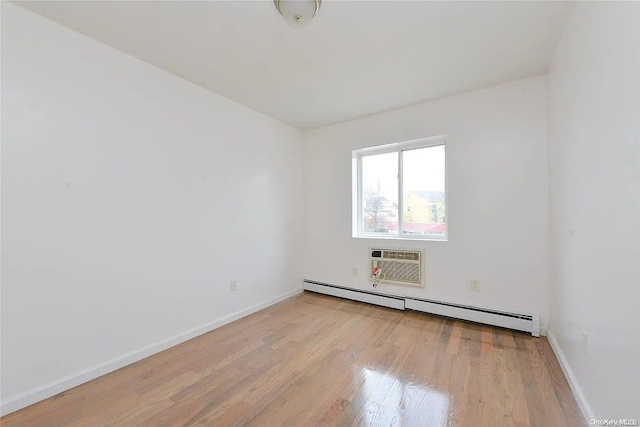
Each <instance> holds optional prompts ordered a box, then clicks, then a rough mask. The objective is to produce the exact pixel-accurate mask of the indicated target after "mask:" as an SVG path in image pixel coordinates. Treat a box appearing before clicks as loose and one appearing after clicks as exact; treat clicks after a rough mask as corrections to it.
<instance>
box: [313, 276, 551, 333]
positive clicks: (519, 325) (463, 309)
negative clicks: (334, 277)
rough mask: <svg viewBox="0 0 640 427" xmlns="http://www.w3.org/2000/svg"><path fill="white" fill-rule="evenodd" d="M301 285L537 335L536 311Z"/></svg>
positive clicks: (388, 305)
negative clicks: (517, 311) (520, 311)
mask: <svg viewBox="0 0 640 427" xmlns="http://www.w3.org/2000/svg"><path fill="white" fill-rule="evenodd" d="M302 287H303V289H305V290H307V291H311V292H317V293H320V294H325V295H332V296H335V297H340V298H346V299H350V300H354V301H360V302H366V303H369V304H375V305H381V306H384V307H390V308H395V309H398V310H404V309H409V310H416V311H422V312H425V313H431V314H437V315H440V316H446V317H453V318H456V319H462V320H468V321H471V322H477V323H484V324H487V325H493V326H500V327H502V328H508V329H515V330H517V331H524V332H529V333H531V335H533V336H534V337H538V336H540V318H539V316H538V315H536V314H522V313H513V312H506V311H499V310H492V309H488V308H482V307H474V306H470V305H462V304H454V303H449V302H442V301H435V300H429V299H421V298H415V297H405V296H399V295H387V294H382V293H377V292H371V291H364V290H360V289H352V288H347V287H344V286H338V285H334V284H330V283H323V282H316V281H313V280H308V279H305V280H304V282H303V286H302Z"/></svg>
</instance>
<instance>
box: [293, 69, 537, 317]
mask: <svg viewBox="0 0 640 427" xmlns="http://www.w3.org/2000/svg"><path fill="white" fill-rule="evenodd" d="M546 121H547V94H546V81H545V77H534V78H530V79H526V80H521V81H518V82H514V83H509V84H505V85H501V86H495V87H492V88H488V89H483V90H479V91H475V92H470V93H466V94H462V95H458V96H453V97H449V98H444V99H440V100H436V101H432V102H427V103H423V104H419V105H415V106H411V107H407V108H403V109H399V110H395V111H392V112H388V113H383V114H378V115H374V116H370V117H366V118H362V119H358V120H354V121H349V122H345V123H342V124H338V125H334V126H330V127H326V128H321V129H318V130H316V131H312V132H310V133H309V134H308V141H307V146H306V165H307V167H306V169H305V172H304V174H305V179H306V186H305V188H306V191H305V193H306V197H307V203H306V209H307V212H306V214H305V217H306V225H305V236H306V249H305V256H304V270H303V274H304V277H305V278H308V279H313V280H319V281H326V282H330V283H335V284H340V285H345V286H349V287H353V288H358V289H369V290H372V289H373V288H372V287H371V284H370V282H369V281H368V279H367V271H368V270H367V261H368V258H367V256H368V254H367V248H368V247H370V246H374V245H376V246H383V247H388V246H391V247H399V248H402V247H409V248H423V249H424V251H425V255H426V287H425V288H423V289H419V288H410V287H402V286H394V285H380V286H379V287H378V288H377V291H380V292H389V293H395V294H404V295H413V296H421V297H427V298H434V299H440V300H446V301H454V302H458V303H470V304H477V305H482V306H486V307H495V308H499V309H504V310H517V311H523V312H534V313H539V314H540V315H541V316H542V319H541V323H542V325H543V326H545V325H546V320H547V311H548V296H547V294H548V286H547V285H548V267H547V264H548V247H547V246H548V245H547V242H548V225H547V218H548V209H547V208H548V206H547V205H548V203H547V202H548V197H547V127H546ZM443 134H446V135H448V143H447V167H448V169H447V179H448V182H447V187H448V188H447V189H448V212H447V218H448V223H449V224H448V226H449V241H448V242H416V241H392V240H371V239H356V238H352V237H351V150H353V149H357V148H363V147H368V146H375V145H380V144H387V143H392V142H400V141H406V140H411V139H416V138H422V137H429V136H436V135H443ZM353 267H357V268H358V270H359V276H358V277H352V275H351V271H352V268H353ZM471 278H477V279H480V280H481V284H482V291H481V292H472V291H471V290H470V283H469V282H470V279H471Z"/></svg>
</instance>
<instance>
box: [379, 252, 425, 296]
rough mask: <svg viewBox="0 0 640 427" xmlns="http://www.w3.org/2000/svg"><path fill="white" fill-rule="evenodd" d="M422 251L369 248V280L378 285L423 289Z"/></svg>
mask: <svg viewBox="0 0 640 427" xmlns="http://www.w3.org/2000/svg"><path fill="white" fill-rule="evenodd" d="M422 258H423V257H422V251H420V250H407V249H383V248H369V278H370V280H371V281H374V275H375V274H376V269H379V271H378V276H377V277H379V279H377V280H375V282H378V283H393V284H396V285H404V286H413V287H420V288H422V287H424V284H423V280H422V270H423V259H422Z"/></svg>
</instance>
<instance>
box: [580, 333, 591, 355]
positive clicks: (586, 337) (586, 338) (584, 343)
mask: <svg viewBox="0 0 640 427" xmlns="http://www.w3.org/2000/svg"><path fill="white" fill-rule="evenodd" d="M580 332H581V333H582V352H583V353H584V354H589V333H588V332H587V331H585V330H584V329H582V330H581V331H580Z"/></svg>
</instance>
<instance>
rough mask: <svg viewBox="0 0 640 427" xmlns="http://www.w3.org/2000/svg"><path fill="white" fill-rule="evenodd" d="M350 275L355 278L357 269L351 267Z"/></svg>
mask: <svg viewBox="0 0 640 427" xmlns="http://www.w3.org/2000/svg"><path fill="white" fill-rule="evenodd" d="M351 275H352V276H357V275H358V267H353V268H352V269H351Z"/></svg>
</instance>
